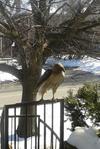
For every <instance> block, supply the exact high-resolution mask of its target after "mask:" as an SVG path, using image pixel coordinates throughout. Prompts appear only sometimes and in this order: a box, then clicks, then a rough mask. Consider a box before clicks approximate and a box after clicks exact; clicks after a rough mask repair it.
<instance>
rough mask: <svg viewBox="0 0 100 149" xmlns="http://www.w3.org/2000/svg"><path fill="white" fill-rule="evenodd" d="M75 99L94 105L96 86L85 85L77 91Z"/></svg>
mask: <svg viewBox="0 0 100 149" xmlns="http://www.w3.org/2000/svg"><path fill="white" fill-rule="evenodd" d="M77 97H78V98H82V99H84V100H86V101H88V102H92V103H96V102H97V100H98V94H97V85H96V84H95V85H93V84H85V85H84V86H83V87H82V88H80V89H79V90H78V92H77Z"/></svg>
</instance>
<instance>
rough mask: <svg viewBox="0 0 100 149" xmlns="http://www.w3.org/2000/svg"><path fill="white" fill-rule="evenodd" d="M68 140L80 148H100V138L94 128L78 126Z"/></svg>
mask: <svg viewBox="0 0 100 149" xmlns="http://www.w3.org/2000/svg"><path fill="white" fill-rule="evenodd" d="M67 141H68V143H70V144H72V145H73V146H76V147H77V148H78V149H100V139H99V138H98V137H97V135H96V131H95V129H94V128H83V127H76V129H75V131H74V132H72V134H71V135H70V137H69V138H68V140H67Z"/></svg>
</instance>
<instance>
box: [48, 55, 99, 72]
mask: <svg viewBox="0 0 100 149" xmlns="http://www.w3.org/2000/svg"><path fill="white" fill-rule="evenodd" d="M55 63H62V64H63V65H64V67H65V68H66V67H71V68H75V67H79V69H80V70H82V71H88V72H91V73H94V74H100V60H97V59H94V58H91V57H84V58H83V59H71V60H69V59H67V58H66V59H65V58H54V57H53V56H51V57H49V58H48V59H47V61H46V64H48V65H50V66H52V65H53V64H55Z"/></svg>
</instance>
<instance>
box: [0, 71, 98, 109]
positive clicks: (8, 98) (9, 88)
mask: <svg viewBox="0 0 100 149" xmlns="http://www.w3.org/2000/svg"><path fill="white" fill-rule="evenodd" d="M73 75H74V77H72V78H71V76H73ZM85 82H96V83H99V82H100V75H95V74H92V73H89V72H84V71H81V70H78V69H67V70H66V77H65V80H64V82H63V83H62V85H61V86H60V87H59V88H58V90H57V92H56V94H55V98H63V97H66V96H67V95H68V91H69V90H70V89H71V90H73V92H74V93H76V91H77V90H78V88H79V87H81V86H83V84H84V83H85ZM21 94H22V88H21V85H20V84H19V82H13V83H11V82H9V83H5V84H0V99H1V100H0V107H3V106H4V105H5V104H13V103H17V102H20V101H21ZM44 98H45V99H51V98H52V93H51V92H48V93H47V94H46V95H45V96H44ZM39 99H40V96H39V95H38V96H37V100H39Z"/></svg>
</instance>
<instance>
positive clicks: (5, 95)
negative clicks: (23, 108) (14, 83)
mask: <svg viewBox="0 0 100 149" xmlns="http://www.w3.org/2000/svg"><path fill="white" fill-rule="evenodd" d="M80 86H82V85H76V86H73V87H72V85H67V86H65V85H62V86H61V87H59V88H58V90H57V92H56V94H55V98H63V97H66V96H67V94H68V90H69V89H72V88H73V91H74V92H76V90H77V89H78V88H79V87H80ZM21 95H22V91H21V87H20V86H19V88H18V87H17V88H16V87H14V88H13V89H12V88H11V89H9V88H8V89H7V88H6V89H5V90H3V91H0V107H3V106H4V105H7V104H13V103H17V102H20V101H21ZM51 98H52V92H51V91H48V92H47V94H45V96H44V99H51ZM39 99H40V96H39V95H37V100H39Z"/></svg>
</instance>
